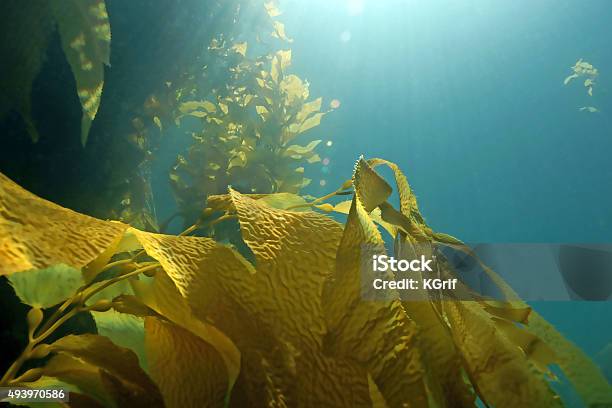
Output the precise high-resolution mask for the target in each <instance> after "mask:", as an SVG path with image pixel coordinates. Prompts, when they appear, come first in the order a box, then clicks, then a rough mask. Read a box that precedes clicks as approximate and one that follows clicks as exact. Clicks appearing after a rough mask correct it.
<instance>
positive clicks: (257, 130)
mask: <svg viewBox="0 0 612 408" xmlns="http://www.w3.org/2000/svg"><path fill="white" fill-rule="evenodd" d="M265 9H266V11H267V13H268V15H269V18H270V19H271V21H270V25H271V26H272V27H273V31H272V33H271V36H272V37H273V38H277V39H278V40H279V41H281V43H282V44H283V45H286V44H287V43H288V42H289V41H290V40H289V39H288V38H287V36H286V34H285V30H284V26H283V25H282V23H280V22H279V21H278V20H275V19H273V18H274V17H276V16H277V15H278V13H279V11H278V9H277V8H275V7H274V6H273V3H272V2H269V3H266V4H265ZM258 38H261V36H260V35H259V34H258ZM260 42H261V40H260ZM253 48H254V49H255V50H257V51H254V52H250V48H249V44H248V43H247V42H246V41H243V42H238V41H231V40H229V39H226V38H224V37H223V36H221V37H219V38H214V39H213V41H211V43H210V44H209V46H208V53H209V54H211V55H213V56H216V60H218V61H223V63H222V64H216V65H212V66H205V67H204V68H203V73H202V74H201V75H202V76H203V77H204V78H205V79H206V78H209V77H210V78H214V79H215V80H217V81H218V78H219V77H220V76H221V77H222V78H224V81H222V86H216V85H212V84H209V83H208V82H210V81H208V82H207V81H204V82H203V83H200V84H193V83H192V82H188V83H189V85H188V86H183V87H180V88H178V89H177V91H176V100H177V110H178V112H177V114H176V121H177V123H182V122H183V121H185V118H189V117H191V118H195V119H196V120H198V121H200V123H201V125H199V127H200V129H201V130H198V131H196V132H193V134H192V136H193V143H192V145H191V146H190V147H189V149H188V151H187V154H185V155H179V156H178V158H177V161H176V164H175V165H174V167H173V169H172V171H171V173H170V181H171V185H172V187H173V191H174V194H175V197H176V200H177V203H178V206H179V212H180V213H181V215H182V216H183V217H184V218H185V219H187V220H188V221H194V220H195V216H194V214H197V213H198V212H199V208H198V206H199V205H200V204H199V203H202V202H204V200H205V198H206V197H207V196H209V195H212V194H220V193H223V192H224V191H225V189H226V187H227V186H228V185H232V186H234V188H235V189H237V190H239V191H242V192H246V193H255V192H256V193H275V192H290V193H297V192H298V191H299V190H300V189H301V188H302V187H304V186H306V185H308V183H309V182H310V180H309V179H308V178H306V177H305V176H304V166H305V165H307V164H309V163H315V162H317V161H320V160H321V159H320V157H319V155H318V154H317V153H316V151H315V150H316V147H317V145H318V144H319V143H320V140H311V141H309V143H307V144H306V145H302V144H299V143H295V139H296V138H298V137H300V136H301V135H302V134H303V133H305V132H307V131H308V130H310V129H312V128H314V127H316V126H318V125H319V124H320V122H321V118H322V117H323V116H324V115H325V112H322V111H321V106H322V98H315V99H312V100H309V96H310V95H309V85H308V82H307V81H305V80H303V79H301V78H299V77H298V76H297V75H295V74H291V73H290V71H289V69H290V65H291V59H292V51H291V49H286V48H285V47H280V49H278V48H279V47H272V48H273V49H272V50H269V51H267V52H264V53H261V51H259V49H261V48H262V44H261V43H257V42H255V44H254V47H253ZM267 48H269V47H267ZM252 54H254V55H252ZM258 54H259V55H258ZM211 71H212V72H211Z"/></svg>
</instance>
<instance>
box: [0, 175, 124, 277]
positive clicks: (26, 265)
mask: <svg viewBox="0 0 612 408" xmlns="http://www.w3.org/2000/svg"><path fill="white" fill-rule="evenodd" d="M126 228H127V225H125V224H122V223H118V222H106V221H101V220H98V219H95V218H92V217H88V216H86V215H82V214H79V213H76V212H74V211H71V210H69V209H67V208H63V207H60V206H59V205H57V204H53V203H51V202H49V201H46V200H42V199H40V198H38V197H36V196H35V195H34V194H32V193H30V192H28V191H26V190H24V189H22V188H21V187H19V186H18V185H16V184H15V183H13V182H12V181H11V180H10V179H9V178H8V177H6V176H5V175H3V174H1V173H0V275H9V274H11V273H14V272H20V271H25V270H30V269H43V268H48V267H50V266H53V265H56V264H66V265H68V266H71V267H73V268H77V269H80V268H82V267H84V266H85V265H87V264H88V263H89V262H91V261H93V260H94V259H95V258H96V257H97V256H98V255H100V254H101V253H102V252H103V251H104V250H105V249H106V248H107V247H108V246H109V245H110V244H111V243H112V242H113V241H114V240H115V239H116V238H118V237H120V236H121V235H122V234H123V232H124V231H125V229H126Z"/></svg>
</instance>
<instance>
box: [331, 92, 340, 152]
mask: <svg viewBox="0 0 612 408" xmlns="http://www.w3.org/2000/svg"><path fill="white" fill-rule="evenodd" d="M329 107H330V108H332V109H338V108H339V107H340V101H339V100H338V99H332V100H331V102H330V103H329ZM328 143H329V142H328Z"/></svg>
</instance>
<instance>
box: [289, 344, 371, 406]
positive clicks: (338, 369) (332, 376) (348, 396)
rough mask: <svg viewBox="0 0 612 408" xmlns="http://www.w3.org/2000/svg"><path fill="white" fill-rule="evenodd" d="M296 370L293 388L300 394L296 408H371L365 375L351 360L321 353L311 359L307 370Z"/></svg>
mask: <svg viewBox="0 0 612 408" xmlns="http://www.w3.org/2000/svg"><path fill="white" fill-rule="evenodd" d="M297 368H298V372H299V375H298V377H297V381H296V382H297V384H296V386H297V388H298V389H299V391H300V392H299V393H298V396H297V403H296V404H295V406H299V407H338V408H340V407H346V408H352V407H370V406H372V398H371V397H370V386H369V384H368V375H367V371H366V370H365V369H364V368H363V367H362V366H360V365H359V364H357V363H355V361H353V360H352V359H350V358H347V359H340V358H336V357H335V356H333V355H331V356H330V355H324V354H323V353H320V354H317V355H314V356H312V358H311V359H310V361H309V365H308V366H304V367H299V366H298V367H297ZM331 390H333V391H331Z"/></svg>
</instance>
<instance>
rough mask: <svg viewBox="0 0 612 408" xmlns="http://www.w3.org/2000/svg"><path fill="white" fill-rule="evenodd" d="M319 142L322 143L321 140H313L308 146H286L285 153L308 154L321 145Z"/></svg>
mask: <svg viewBox="0 0 612 408" xmlns="http://www.w3.org/2000/svg"><path fill="white" fill-rule="evenodd" d="M319 143H321V140H313V141H312V142H310V143H308V145H306V146H300V145H291V146H287V147H286V148H285V152H284V155H287V156H290V155H293V154H298V155H307V154H309V153H312V151H313V150H314V149H315V148H316V147H317V146H318V145H319Z"/></svg>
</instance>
